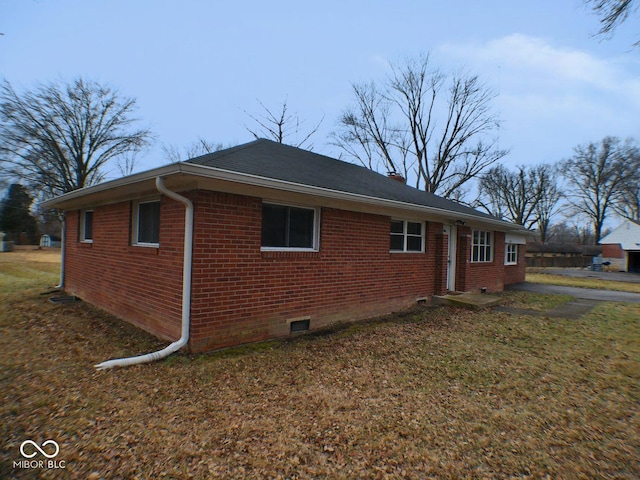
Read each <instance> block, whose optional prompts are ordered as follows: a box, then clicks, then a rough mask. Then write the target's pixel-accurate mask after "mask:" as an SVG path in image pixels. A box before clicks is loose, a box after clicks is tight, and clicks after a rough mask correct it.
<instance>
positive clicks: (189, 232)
mask: <svg viewBox="0 0 640 480" xmlns="http://www.w3.org/2000/svg"><path fill="white" fill-rule="evenodd" d="M156 188H157V189H158V191H159V192H160V193H162V194H164V195H166V196H167V197H169V198H171V199H173V200H176V201H178V202H180V203H182V204H183V205H184V206H185V214H184V217H185V218H184V261H183V268H182V335H181V336H180V339H179V340H177V341H175V342H173V343H172V344H171V345H168V346H167V347H165V348H163V349H162V350H159V351H157V352H153V353H147V354H146V355H139V356H137V357H129V358H119V359H116V360H108V361H106V362H102V363H99V364H98V365H96V366H95V367H96V368H97V369H98V370H105V369H107V368H113V367H127V366H129V365H136V364H138V363H148V362H154V361H156V360H161V359H163V358H165V357H168V356H169V355H171V354H172V353H174V352H177V351H178V350H180V349H181V348H182V347H184V346H185V345H186V344H187V342H188V341H189V324H190V315H191V260H192V256H193V255H192V254H193V203H191V200H189V199H188V198H185V197H183V196H182V195H178V194H177V193H175V192H172V191H171V190H169V189H168V188H167V187H165V186H164V181H163V180H162V177H156Z"/></svg>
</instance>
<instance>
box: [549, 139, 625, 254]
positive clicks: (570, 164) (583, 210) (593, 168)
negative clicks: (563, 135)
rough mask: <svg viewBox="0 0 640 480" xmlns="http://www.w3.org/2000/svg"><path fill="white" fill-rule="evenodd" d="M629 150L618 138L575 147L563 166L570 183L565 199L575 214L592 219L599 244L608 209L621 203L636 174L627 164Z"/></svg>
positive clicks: (563, 172)
mask: <svg viewBox="0 0 640 480" xmlns="http://www.w3.org/2000/svg"><path fill="white" fill-rule="evenodd" d="M628 148H629V145H628V144H623V143H622V142H621V141H620V139H618V138H616V137H605V138H604V139H603V140H602V141H601V142H600V143H599V144H596V143H589V144H587V145H581V146H578V147H576V148H575V149H574V152H575V153H574V155H573V157H572V158H570V159H568V160H565V161H564V162H562V163H561V168H562V175H563V176H564V177H565V179H566V181H567V195H566V199H567V201H568V203H569V204H570V205H571V207H572V210H573V211H574V212H575V213H577V214H582V215H584V216H585V217H587V218H588V219H589V221H590V222H591V224H592V227H593V232H594V236H595V242H596V243H598V242H599V241H600V238H601V236H602V225H603V223H604V221H605V219H606V218H607V215H608V214H609V210H610V209H611V208H612V207H613V205H614V204H615V203H616V202H618V201H619V200H620V197H621V195H622V192H623V190H624V187H625V185H626V181H627V179H628V178H629V176H630V175H632V174H633V172H632V171H631V168H632V166H631V165H630V164H629V163H628V162H626V161H625V158H626V154H625V152H626V151H627V150H628Z"/></svg>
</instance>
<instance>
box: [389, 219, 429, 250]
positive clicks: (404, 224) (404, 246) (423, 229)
mask: <svg viewBox="0 0 640 480" xmlns="http://www.w3.org/2000/svg"><path fill="white" fill-rule="evenodd" d="M393 222H402V250H393V249H392V248H391V247H389V253H424V244H425V232H426V230H427V228H426V223H425V222H420V221H415V220H404V219H400V218H392V219H391V223H393ZM391 223H389V237H391V235H396V236H400V234H399V233H392V232H391ZM409 223H416V224H419V225H420V235H415V234H410V233H408V231H409V230H408V228H407V227H408V224H409ZM409 237H412V238H420V250H407V244H408V241H407V239H408V238H409ZM389 240H391V238H389Z"/></svg>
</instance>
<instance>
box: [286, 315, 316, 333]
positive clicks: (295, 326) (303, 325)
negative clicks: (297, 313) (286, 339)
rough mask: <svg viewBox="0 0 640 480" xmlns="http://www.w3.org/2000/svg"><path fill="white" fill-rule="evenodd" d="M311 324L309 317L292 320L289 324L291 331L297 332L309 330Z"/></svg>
mask: <svg viewBox="0 0 640 480" xmlns="http://www.w3.org/2000/svg"><path fill="white" fill-rule="evenodd" d="M310 324H311V320H310V319H309V318H307V319H305V320H296V321H295V322H291V323H290V324H289V329H290V330H289V333H296V332H304V331H307V330H309V325H310Z"/></svg>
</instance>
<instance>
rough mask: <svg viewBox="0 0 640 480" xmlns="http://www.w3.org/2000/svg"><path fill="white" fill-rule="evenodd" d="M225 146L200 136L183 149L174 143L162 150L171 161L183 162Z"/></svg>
mask: <svg viewBox="0 0 640 480" xmlns="http://www.w3.org/2000/svg"><path fill="white" fill-rule="evenodd" d="M223 148H224V145H222V143H216V142H212V141H209V140H206V139H204V138H202V137H198V138H197V139H196V140H193V141H192V142H191V143H190V144H189V145H187V146H186V147H184V148H183V149H182V150H180V148H178V147H176V146H174V145H170V146H166V145H165V146H163V147H162V150H163V152H164V155H165V157H166V158H167V160H169V161H170V162H181V161H182V160H188V159H190V158H195V157H200V156H201V155H206V154H208V153H213V152H217V151H218V150H222V149H223Z"/></svg>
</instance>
